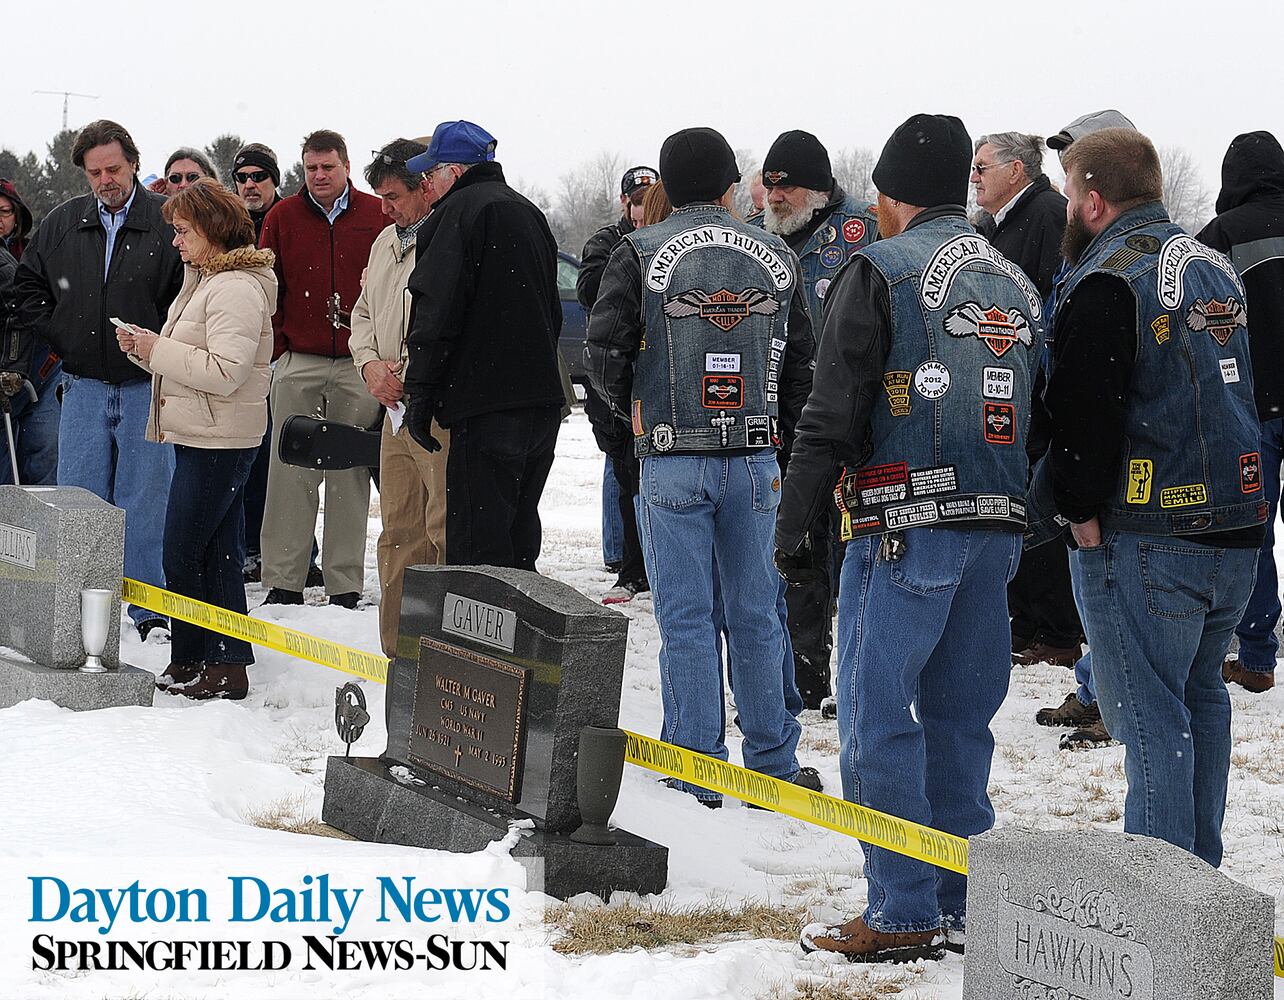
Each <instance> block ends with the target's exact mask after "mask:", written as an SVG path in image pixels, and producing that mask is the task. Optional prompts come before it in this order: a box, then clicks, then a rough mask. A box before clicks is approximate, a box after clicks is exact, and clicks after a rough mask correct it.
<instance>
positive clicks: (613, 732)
mask: <svg viewBox="0 0 1284 1000" xmlns="http://www.w3.org/2000/svg"><path fill="white" fill-rule="evenodd" d="M626 740H627V737H626V736H625V735H624V730H622V729H615V728H613V727H606V726H585V727H584V728H583V729H581V730H580V748H579V759H578V761H577V762H576V763H577V769H576V772H575V779H576V783H575V792H576V797H577V798H578V800H579V805H580V817H581V818H582V819H583V821H584V822H583V824H582V825H581V826H580V828H579V829H578V830H576V831H575V832H574V833H573V834H571V840H573V841H575V842H576V843H577V844H598V845H601V846H604V847H605V846H610V845H611V844H614V843H615V834H614V833H613V832H612V831H611V830H610V828H608V827H607V825H606V824H607V820H609V819H610V818H611V813H612V812H614V811H615V803H616V801H617V800H618V799H619V797H620V779H621V778H622V777H623V775H624V745H625V741H626Z"/></svg>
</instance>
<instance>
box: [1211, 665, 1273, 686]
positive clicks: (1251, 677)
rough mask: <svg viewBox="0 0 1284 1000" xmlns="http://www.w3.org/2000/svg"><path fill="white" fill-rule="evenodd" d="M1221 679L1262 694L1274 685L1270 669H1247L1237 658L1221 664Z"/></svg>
mask: <svg viewBox="0 0 1284 1000" xmlns="http://www.w3.org/2000/svg"><path fill="white" fill-rule="evenodd" d="M1222 680H1224V681H1225V682H1226V683H1227V684H1238V685H1239V686H1240V687H1242V688H1244V689H1245V690H1247V691H1252V692H1253V694H1262V693H1263V692H1264V691H1269V690H1270V689H1271V688H1273V687H1274V686H1275V673H1274V672H1273V671H1270V670H1249V669H1247V668H1246V667H1245V666H1244V664H1242V663H1240V662H1239V660H1237V659H1236V660H1227V661H1226V662H1225V663H1223V664H1222Z"/></svg>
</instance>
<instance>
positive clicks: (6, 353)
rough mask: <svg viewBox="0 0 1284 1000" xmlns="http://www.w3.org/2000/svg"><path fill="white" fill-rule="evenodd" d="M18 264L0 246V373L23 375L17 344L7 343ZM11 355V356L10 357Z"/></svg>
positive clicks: (23, 367)
mask: <svg viewBox="0 0 1284 1000" xmlns="http://www.w3.org/2000/svg"><path fill="white" fill-rule="evenodd" d="M17 270H18V262H17V260H15V259H14V256H13V254H11V253H10V252H9V251H8V250H6V249H5V248H4V247H2V246H0V371H6V370H7V371H21V372H22V373H23V374H24V375H25V374H26V372H27V367H26V365H25V364H23V365H22V366H21V367H19V364H18V362H19V358H18V344H17V342H16V341H15V342H14V343H12V344H11V343H10V342H9V332H8V331H9V313H10V310H11V309H12V300H13V289H12V288H11V287H10V286H11V285H12V284H13V275H14V272H16V271H17ZM10 355H12V356H10Z"/></svg>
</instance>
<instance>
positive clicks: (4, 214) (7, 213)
mask: <svg viewBox="0 0 1284 1000" xmlns="http://www.w3.org/2000/svg"><path fill="white" fill-rule="evenodd" d="M14 214H15V213H14V211H13V209H12V208H0V218H4V219H8V218H10V217H12V216H13V215H14Z"/></svg>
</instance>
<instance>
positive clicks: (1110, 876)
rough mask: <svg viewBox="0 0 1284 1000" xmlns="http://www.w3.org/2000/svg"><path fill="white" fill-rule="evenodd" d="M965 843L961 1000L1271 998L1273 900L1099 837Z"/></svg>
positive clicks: (1154, 851)
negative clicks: (966, 868)
mask: <svg viewBox="0 0 1284 1000" xmlns="http://www.w3.org/2000/svg"><path fill="white" fill-rule="evenodd" d="M968 843H969V850H968V882H967V955H966V961H965V962H964V964H963V1000H1271V998H1272V997H1273V996H1274V986H1273V983H1272V979H1273V976H1272V972H1273V970H1272V968H1271V962H1270V947H1271V937H1272V933H1273V931H1274V923H1275V904H1274V900H1272V899H1271V898H1270V897H1269V896H1266V895H1264V894H1262V893H1260V892H1256V891H1255V890H1253V889H1249V888H1247V887H1245V886H1242V885H1240V884H1239V883H1238V882H1235V881H1233V880H1232V879H1230V878H1228V877H1227V876H1226V875H1224V874H1222V873H1221V872H1220V871H1218V870H1216V869H1215V868H1213V867H1211V866H1210V865H1208V864H1206V863H1205V862H1203V861H1201V860H1200V859H1199V858H1197V857H1195V856H1194V855H1193V854H1188V853H1187V852H1186V851H1183V850H1181V849H1180V848H1178V847H1174V846H1173V845H1172V844H1168V843H1165V842H1164V841H1162V840H1155V839H1154V838H1152V837H1141V836H1136V835H1132V834H1123V833H1113V832H1106V831H1102V830H1066V831H1058V832H1035V831H1030V830H1016V829H1012V828H1010V827H1001V828H998V829H995V830H990V831H988V832H987V833H983V834H980V835H978V836H976V837H972V838H971V839H970V840H969V842H968Z"/></svg>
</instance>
